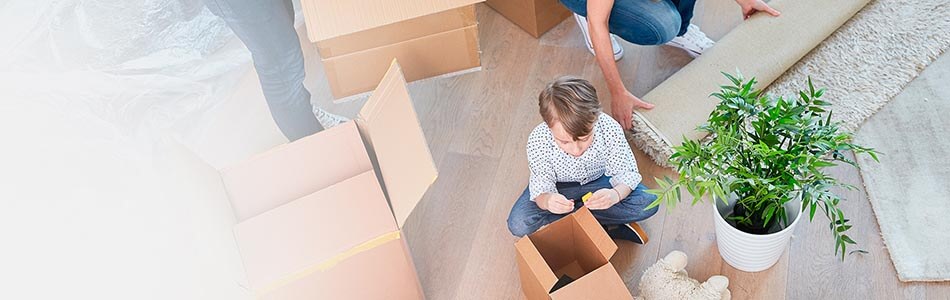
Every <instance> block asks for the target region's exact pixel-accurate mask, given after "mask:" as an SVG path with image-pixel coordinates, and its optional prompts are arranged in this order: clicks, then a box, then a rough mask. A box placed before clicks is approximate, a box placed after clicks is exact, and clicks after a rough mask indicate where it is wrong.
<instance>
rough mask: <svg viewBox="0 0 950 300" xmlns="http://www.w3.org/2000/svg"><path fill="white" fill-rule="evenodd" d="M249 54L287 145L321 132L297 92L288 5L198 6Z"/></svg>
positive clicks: (305, 95)
mask: <svg viewBox="0 0 950 300" xmlns="http://www.w3.org/2000/svg"><path fill="white" fill-rule="evenodd" d="M204 2H205V4H206V5H207V6H208V9H209V10H211V12H212V13H214V14H215V15H217V16H219V17H221V18H222V19H224V21H225V23H227V24H228V27H231V31H234V34H235V35H237V37H238V38H239V39H241V41H242V42H244V45H245V46H247V49H248V50H250V51H251V58H252V59H253V60H254V68H255V69H256V70H257V75H258V77H260V81H261V89H262V90H263V91H264V98H265V99H267V106H268V107H269V108H270V113H271V117H273V118H274V122H276V123H277V127H279V128H280V131H281V132H282V133H283V134H284V136H286V137H287V138H288V139H290V140H291V141H294V140H297V139H299V138H302V137H305V136H308V135H311V134H314V133H316V132H318V131H321V130H323V126H321V125H320V122H318V121H317V118H316V117H315V116H314V114H313V105H312V104H311V103H310V92H309V91H307V88H306V87H304V86H303V79H304V61H303V52H302V51H301V48H300V40H299V39H298V38H297V32H296V30H295V29H294V7H293V3H292V2H291V0H204Z"/></svg>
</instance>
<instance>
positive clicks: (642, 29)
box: [561, 0, 696, 45]
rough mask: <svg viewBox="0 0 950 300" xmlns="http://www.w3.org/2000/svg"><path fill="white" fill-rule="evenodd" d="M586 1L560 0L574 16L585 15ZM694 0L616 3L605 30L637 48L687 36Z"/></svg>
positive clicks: (617, 1)
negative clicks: (607, 29)
mask: <svg viewBox="0 0 950 300" xmlns="http://www.w3.org/2000/svg"><path fill="white" fill-rule="evenodd" d="M587 1H588V0H561V3H563V4H564V6H566V7H567V9H569V10H571V11H573V12H574V13H575V14H578V15H581V16H585V17H586V16H587ZM695 5H696V0H615V1H614V7H613V9H611V11H610V19H609V20H608V28H609V29H610V32H611V33H613V34H615V35H617V36H619V37H620V38H622V39H624V40H626V41H628V42H631V43H634V44H637V45H662V44H664V43H666V42H669V41H670V40H672V39H673V38H674V37H677V36H681V35H683V34H685V33H686V28H687V26H689V21H690V19H692V18H693V7H694V6H695Z"/></svg>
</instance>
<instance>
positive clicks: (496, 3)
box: [485, 0, 572, 38]
mask: <svg viewBox="0 0 950 300" xmlns="http://www.w3.org/2000/svg"><path fill="white" fill-rule="evenodd" d="M485 4H488V6H490V7H491V8H493V9H494V10H495V11H497V12H498V13H499V14H501V15H502V16H505V18H507V19H508V20H511V22H512V23H515V25H518V27H521V29H524V31H526V32H528V34H530V35H531V36H533V37H535V38H539V37H541V35H543V34H544V33H545V32H548V30H551V28H554V26H557V25H558V24H560V23H561V21H564V19H567V17H570V16H571V14H572V12H571V11H570V10H568V9H567V7H564V5H562V4H561V3H560V2H559V1H558V0H487V1H486V2H485Z"/></svg>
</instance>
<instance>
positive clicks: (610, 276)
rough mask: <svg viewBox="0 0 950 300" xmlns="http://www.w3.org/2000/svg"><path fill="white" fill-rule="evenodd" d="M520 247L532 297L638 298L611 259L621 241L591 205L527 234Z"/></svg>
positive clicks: (519, 256)
mask: <svg viewBox="0 0 950 300" xmlns="http://www.w3.org/2000/svg"><path fill="white" fill-rule="evenodd" d="M515 250H516V252H517V260H518V271H519V276H520V277H521V289H522V291H523V292H524V295H525V297H526V298H527V299H529V300H534V299H632V298H633V296H632V295H631V294H630V291H629V290H627V286H626V285H625V284H624V283H623V279H621V278H620V275H619V274H618V273H617V270H616V269H614V266H613V264H611V263H610V261H609V260H610V257H611V256H613V255H614V252H616V251H617V244H616V243H614V241H613V240H611V239H610V237H609V236H607V232H605V231H604V229H603V227H601V226H600V223H598V222H597V220H596V219H595V218H594V215H593V214H591V212H590V210H588V209H587V208H586V207H581V208H580V209H579V210H577V211H576V212H574V213H572V214H570V215H568V216H565V217H564V218H561V219H560V220H557V221H555V222H554V223H551V224H549V225H547V226H545V227H544V228H541V229H540V230H538V231H537V232H535V233H533V234H531V235H528V236H526V237H523V238H521V239H520V240H518V242H516V243H515ZM565 276H567V278H570V280H564V279H565ZM559 281H560V282H559ZM567 282H569V283H567ZM565 283H566V285H565Z"/></svg>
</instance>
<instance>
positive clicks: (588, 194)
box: [581, 192, 594, 202]
mask: <svg viewBox="0 0 950 300" xmlns="http://www.w3.org/2000/svg"><path fill="white" fill-rule="evenodd" d="M593 195H594V193H591V192H587V194H584V196H583V197H581V202H587V199H590V196H593Z"/></svg>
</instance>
